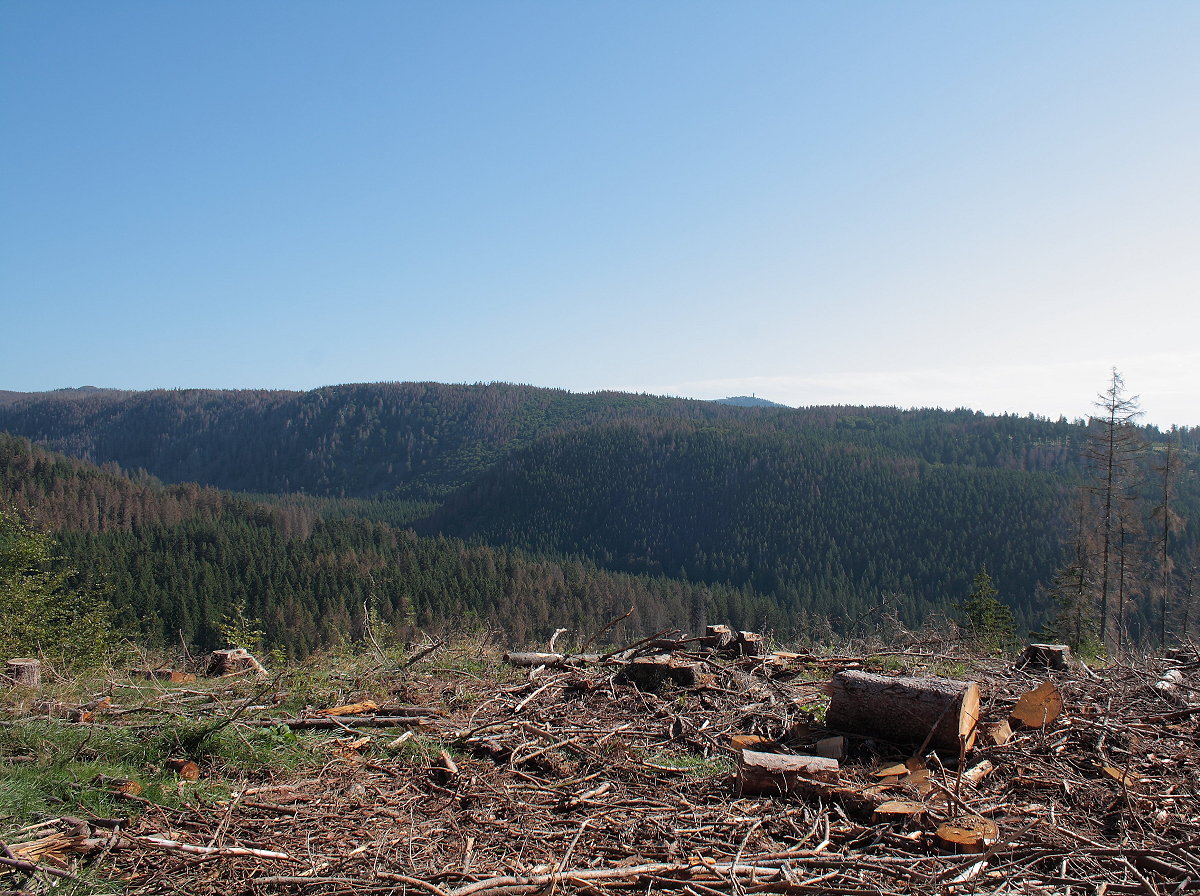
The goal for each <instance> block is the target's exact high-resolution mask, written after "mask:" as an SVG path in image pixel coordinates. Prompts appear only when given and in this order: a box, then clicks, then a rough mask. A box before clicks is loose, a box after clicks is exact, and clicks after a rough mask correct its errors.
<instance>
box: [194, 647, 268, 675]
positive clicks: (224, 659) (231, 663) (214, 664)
mask: <svg viewBox="0 0 1200 896" xmlns="http://www.w3.org/2000/svg"><path fill="white" fill-rule="evenodd" d="M246 670H251V671H253V672H256V673H258V674H259V675H266V674H267V670H266V669H264V668H263V667H262V663H260V662H259V661H258V660H256V659H255V658H254V656H253V655H252V654H251V653H250V651H249V650H247V649H246V648H244V647H236V648H234V649H232V650H214V651H213V652H212V657H211V658H210V659H209V661H208V671H206V672H205V673H204V674H205V675H207V676H209V677H210V678H217V677H219V676H222V675H232V674H234V673H236V672H245V671H246Z"/></svg>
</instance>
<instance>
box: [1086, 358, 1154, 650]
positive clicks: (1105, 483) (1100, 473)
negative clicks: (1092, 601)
mask: <svg viewBox="0 0 1200 896" xmlns="http://www.w3.org/2000/svg"><path fill="white" fill-rule="evenodd" d="M1095 404H1096V408H1097V410H1098V411H1099V412H1100V413H1098V414H1096V415H1095V416H1093V417H1092V418H1091V424H1090V434H1089V435H1090V438H1089V441H1088V461H1089V463H1090V465H1091V467H1092V472H1093V481H1092V485H1091V491H1092V493H1093V494H1094V495H1095V496H1096V499H1097V502H1098V504H1099V508H1100V520H1099V536H1100V538H1099V541H1100V556H1099V558H1098V561H1099V563H1098V565H1099V594H1098V597H1097V604H1098V607H1097V609H1098V615H1099V622H1100V641H1101V643H1104V644H1107V643H1108V640H1109V638H1110V636H1111V634H1112V631H1110V629H1113V628H1115V626H1112V625H1111V624H1110V617H1111V615H1112V614H1111V612H1110V607H1111V604H1112V602H1113V598H1114V592H1115V591H1116V590H1118V588H1119V583H1120V582H1121V572H1122V570H1123V568H1124V562H1125V558H1126V554H1125V551H1124V547H1125V543H1124V542H1123V540H1122V526H1121V511H1122V509H1123V507H1125V506H1127V505H1125V503H1124V502H1125V501H1126V500H1132V497H1133V486H1134V484H1135V478H1136V475H1137V470H1138V465H1137V459H1138V456H1139V454H1140V453H1141V451H1142V445H1143V442H1142V439H1141V436H1140V434H1139V433H1138V431H1137V427H1136V425H1135V424H1136V421H1137V418H1138V417H1139V416H1141V414H1142V410H1141V407H1140V405H1139V403H1138V397H1137V396H1136V395H1129V394H1128V392H1127V391H1126V387H1125V380H1124V379H1123V378H1122V377H1121V374H1120V373H1119V372H1118V371H1117V369H1116V368H1115V367H1114V368H1113V369H1112V378H1111V379H1110V381H1109V384H1108V388H1107V389H1105V390H1104V391H1103V392H1102V393H1100V394H1099V395H1098V396H1097V399H1096V403H1095Z"/></svg>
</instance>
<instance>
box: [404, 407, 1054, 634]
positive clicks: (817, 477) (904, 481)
mask: <svg viewBox="0 0 1200 896" xmlns="http://www.w3.org/2000/svg"><path fill="white" fill-rule="evenodd" d="M1069 491H1070V490H1069V485H1068V480H1067V479H1066V478H1065V477H1063V476H1061V475H1055V474H1052V473H1048V472H1030V471H1025V470H1020V469H1010V468H1003V467H997V466H980V465H975V464H971V463H966V462H961V461H960V462H958V463H940V462H939V463H931V462H929V461H927V460H925V459H923V458H921V457H919V456H914V455H913V454H911V453H901V452H899V451H897V450H896V449H894V448H891V447H888V446H887V445H886V440H885V439H877V438H872V437H867V436H865V435H864V434H863V433H858V437H857V438H847V437H846V435H845V434H844V433H841V432H839V431H838V430H837V429H836V428H835V429H833V430H817V429H814V430H810V431H808V432H804V433H798V434H797V433H783V432H778V431H754V430H751V431H747V429H746V428H744V427H729V426H699V425H695V424H676V425H674V426H671V427H662V426H655V425H652V424H640V425H635V424H613V425H606V426H600V427H593V428H590V429H587V430H582V431H578V432H573V433H568V434H564V435H561V436H557V437H554V438H548V439H544V440H542V441H540V442H538V443H537V444H535V445H533V446H530V447H529V448H527V449H524V450H522V451H521V452H519V453H517V454H514V455H512V456H511V457H509V458H508V459H506V460H505V461H504V462H502V463H501V464H499V465H497V466H496V467H495V468H493V469H492V470H490V471H489V472H488V473H487V474H486V475H484V476H483V477H482V478H481V479H480V480H479V481H478V482H477V483H476V484H475V485H473V486H472V487H470V488H467V489H464V490H462V491H460V492H459V493H457V494H456V495H454V496H453V497H452V498H451V499H450V500H449V501H448V502H447V503H446V504H445V505H444V506H443V508H442V509H441V510H440V511H439V512H438V513H436V514H435V515H433V516H432V517H431V518H430V519H428V520H426V521H423V522H422V523H421V524H420V527H419V528H420V529H421V530H424V531H430V532H433V531H438V532H444V533H447V534H453V535H457V536H461V537H464V538H480V539H482V540H483V541H485V542H489V543H504V544H515V545H519V546H521V547H524V548H526V549H529V550H533V551H539V552H550V553H581V554H583V555H584V556H587V557H590V558H593V559H594V560H595V561H596V562H598V563H600V564H601V565H603V566H606V567H609V568H613V569H621V570H626V571H630V572H639V573H650V574H663V575H667V576H671V577H677V578H685V579H690V580H693V581H697V580H698V581H706V582H723V583H729V584H733V585H737V586H745V587H748V588H750V589H752V590H755V591H758V592H761V593H764V594H771V595H773V596H775V597H776V599H777V600H778V601H779V602H780V604H781V605H782V606H783V607H784V608H785V610H788V611H792V612H799V611H804V612H807V613H813V614H817V615H823V616H831V617H844V616H845V615H847V614H849V615H851V616H856V615H858V614H859V613H862V612H865V611H867V610H869V609H870V607H871V606H875V605H884V604H891V605H893V606H894V607H895V608H896V609H897V610H898V611H899V613H900V615H901V617H902V618H903V619H904V620H905V621H906V622H909V623H919V621H920V620H922V619H923V618H925V616H926V615H927V614H929V613H931V612H934V611H937V610H945V608H946V607H947V606H948V605H951V604H953V603H955V602H956V601H957V600H959V599H961V597H962V596H963V595H965V594H967V593H968V592H969V591H970V586H971V581H972V579H973V577H974V576H975V574H976V573H977V572H978V570H979V569H980V568H982V567H985V566H986V567H987V569H988V570H989V571H990V572H991V573H992V575H993V577H994V578H995V580H996V581H998V582H1001V583H1002V584H1003V586H1004V589H1005V594H1006V595H1008V596H1009V598H1010V600H1011V602H1012V603H1013V604H1014V606H1015V609H1017V611H1018V618H1019V619H1021V620H1022V621H1025V622H1029V623H1036V622H1038V621H1040V617H1041V610H1042V609H1043V608H1042V607H1040V606H1037V605H1036V603H1035V592H1036V589H1037V585H1038V583H1039V582H1045V581H1048V580H1049V577H1050V575H1051V573H1052V572H1053V570H1054V569H1055V568H1056V567H1057V566H1058V565H1059V563H1060V562H1061V560H1062V557H1063V553H1062V550H1063V541H1062V534H1063V532H1064V531H1065V530H1066V529H1067V528H1068V525H1069V524H1068V520H1067V519H1066V509H1067V507H1068V506H1069V503H1070V502H1069Z"/></svg>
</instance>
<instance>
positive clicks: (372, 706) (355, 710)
mask: <svg viewBox="0 0 1200 896" xmlns="http://www.w3.org/2000/svg"><path fill="white" fill-rule="evenodd" d="M377 712H379V704H378V703H376V702H375V701H374V700H362V701H359V702H358V703H347V704H344V705H343V706H331V707H329V709H318V710H317V713H316V714H317V715H319V716H359V715H363V714H364V713H377Z"/></svg>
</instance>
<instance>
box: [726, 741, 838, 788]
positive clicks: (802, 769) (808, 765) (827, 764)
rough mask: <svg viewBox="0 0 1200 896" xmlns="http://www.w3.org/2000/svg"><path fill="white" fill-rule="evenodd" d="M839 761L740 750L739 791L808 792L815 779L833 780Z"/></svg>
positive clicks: (834, 779)
mask: <svg viewBox="0 0 1200 896" xmlns="http://www.w3.org/2000/svg"><path fill="white" fill-rule="evenodd" d="M838 772H839V765H838V761H837V760H836V759H826V758H825V757H824V756H791V755H786V754H782V753H758V752H755V751H754V750H742V754H741V757H740V758H739V759H738V786H739V787H740V788H741V791H742V793H792V792H793V791H801V792H807V791H808V790H810V789H811V788H810V787H806V786H805V785H808V784H811V783H812V782H814V781H817V782H824V783H826V784H836V783H837V780H838Z"/></svg>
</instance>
